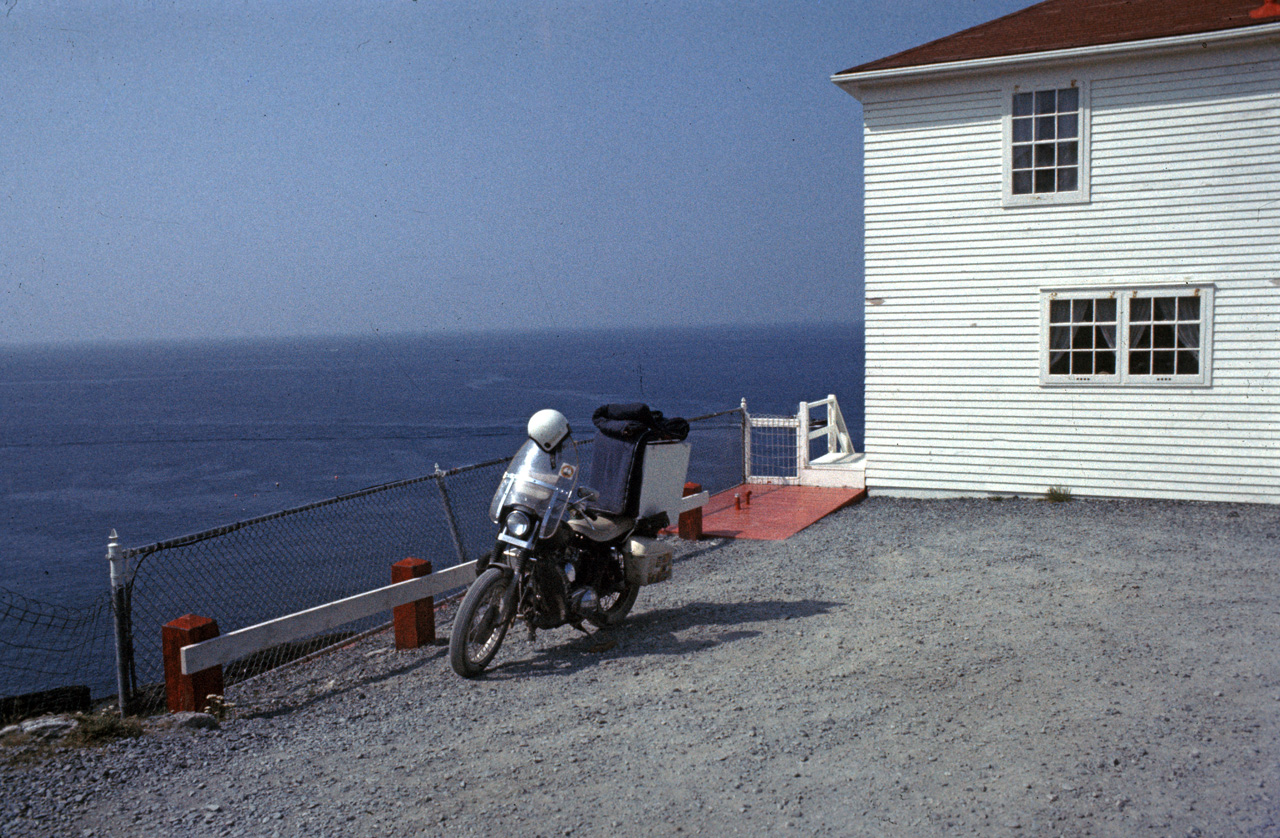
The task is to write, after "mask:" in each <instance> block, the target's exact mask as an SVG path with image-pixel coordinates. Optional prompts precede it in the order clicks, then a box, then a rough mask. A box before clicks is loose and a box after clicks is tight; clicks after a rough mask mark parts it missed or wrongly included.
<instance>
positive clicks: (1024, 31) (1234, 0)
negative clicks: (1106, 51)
mask: <svg viewBox="0 0 1280 838" xmlns="http://www.w3.org/2000/svg"><path fill="white" fill-rule="evenodd" d="M1261 3H1262V0H1046V2H1044V3H1037V4H1036V5H1034V6H1031V7H1029V8H1026V9H1023V10H1022V11H1020V12H1014V13H1013V14H1011V15H1005V16H1004V17H1002V18H997V19H996V20H993V21H991V22H990V23H984V24H981V25H979V26H975V27H973V28H972V29H966V30H964V31H963V32H957V33H956V34H955V35H949V36H947V37H945V38H940V39H939V40H936V41H932V42H930V43H927V44H925V45H924V46H919V47H914V48H912V49H909V50H906V51H904V52H899V53H897V54H896V55H890V56H889V57H888V58H881V59H879V60H877V61H871V62H868V63H866V64H860V65H858V66H857V67H851V68H850V69H848V70H845V71H843V72H841V73H839V75H844V74H845V73H862V72H868V71H871V70H893V69H899V68H903V67H917V66H920V65H922V64H940V63H943V62H950V61H971V60H973V59H978V58H994V57H996V56H1005V55H1024V54H1026V53H1034V52H1046V51H1048V50H1060V49H1073V48H1077V47H1091V46H1100V45H1102V44H1117V43H1124V42H1126V41H1144V40H1148V39H1151V38H1167V37H1173V36H1177V35H1194V34H1199V33H1202V32H1216V31H1219V30H1222V29H1235V28H1237V27H1241V26H1254V25H1260V24H1267V23H1280V18H1276V17H1269V18H1262V19H1254V18H1251V17H1249V12H1251V11H1253V10H1254V9H1256V8H1258V7H1259V6H1260V5H1261Z"/></svg>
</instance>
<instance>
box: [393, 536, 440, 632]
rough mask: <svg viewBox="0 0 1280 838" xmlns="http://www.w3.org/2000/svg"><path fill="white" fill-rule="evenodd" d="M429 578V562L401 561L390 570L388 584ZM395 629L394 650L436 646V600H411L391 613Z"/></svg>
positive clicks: (408, 559) (421, 560)
mask: <svg viewBox="0 0 1280 838" xmlns="http://www.w3.org/2000/svg"><path fill="white" fill-rule="evenodd" d="M430 575H431V562H428V561H424V560H423V559H415V558H412V557H410V558H407V559H401V560H400V561H398V562H396V563H395V564H393V565H392V566H391V582H392V584H394V583H396V582H408V581H409V580H410V579H420V578H422V577H423V576H430ZM391 620H392V622H393V623H394V624H395V629H396V648H397V649H417V648H419V647H422V646H433V645H435V642H436V598H435V597H431V596H429V597H426V598H425V599H419V600H414V601H413V602H409V603H406V604H404V605H397V606H396V607H395V608H393V609H391Z"/></svg>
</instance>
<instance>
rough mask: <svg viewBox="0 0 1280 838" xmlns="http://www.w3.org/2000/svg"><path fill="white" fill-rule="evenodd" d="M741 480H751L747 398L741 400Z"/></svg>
mask: <svg viewBox="0 0 1280 838" xmlns="http://www.w3.org/2000/svg"><path fill="white" fill-rule="evenodd" d="M742 482H743V483H749V482H751V417H750V416H749V415H747V400H746V399H745V398H744V399H743V400H742Z"/></svg>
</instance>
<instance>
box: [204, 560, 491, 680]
mask: <svg viewBox="0 0 1280 838" xmlns="http://www.w3.org/2000/svg"><path fill="white" fill-rule="evenodd" d="M475 578H476V563H475V562H467V563H466V564H460V565H456V566H454V567H450V568H447V569H445V570H442V571H440V572H439V573H432V574H430V575H428V576H423V577H420V578H418V579H410V580H408V581H407V582H397V583H395V584H394V585H387V586H386V587H383V588H375V589H374V590H372V591H366V592H365V593H362V594H356V595H355V596H350V597H347V598H346V599H340V600H336V601H334V602H329V603H326V604H324V605H317V606H316V607H315V608H308V609H307V610H305V611H299V612H297V613H295V614H288V615H286V616H284V617H277V618H276V619H274V620H268V621H267V622H265V623H258V624H257V625H255V626H248V627H246V628H242V629H237V630H236V631H233V632H229V633H227V634H223V635H219V636H218V637H214V638H211V639H209V640H205V641H203V642H201V643H194V644H192V645H190V646H183V647H182V650H181V656H182V674H183V675H190V674H192V673H194V672H199V671H201V670H204V669H208V668H209V667H212V666H219V665H222V664H227V663H230V662H231V661H233V660H238V659H239V658H243V657H245V656H246V655H251V654H253V653H254V652H260V651H262V650H263V649H269V648H271V647H273V646H278V645H280V644H282V643H289V642H291V641H294V640H301V639H302V638H304V637H310V636H311V635H313V634H318V633H320V632H322V631H328V630H330V629H334V628H337V627H338V626H343V625H346V624H347V623H350V622H354V621H355V620H360V619H363V618H365V617H372V616H373V615H374V614H380V613H385V612H387V611H390V610H391V609H393V608H395V607H396V606H399V605H407V604H409V603H410V602H415V601H417V600H420V599H426V598H427V597H431V596H438V595H439V594H443V593H445V592H446V591H450V590H453V589H454V588H460V587H462V586H464V585H469V584H470V583H471V581H472V580H473V579H475Z"/></svg>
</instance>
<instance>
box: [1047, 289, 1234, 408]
mask: <svg viewBox="0 0 1280 838" xmlns="http://www.w3.org/2000/svg"><path fill="white" fill-rule="evenodd" d="M1213 289H1214V287H1213V285H1212V284H1201V285H1142V286H1136V285H1135V286H1128V287H1123V286H1117V287H1106V288H1099V287H1092V288H1057V289H1043V290H1041V292H1040V383H1041V384H1043V385H1091V384H1103V385H1105V384H1116V385H1133V386H1208V385H1209V384H1210V383H1211V378H1212V376H1211V372H1212V360H1213V359H1212V351H1211V349H1212V345H1213V340H1212V339H1213Z"/></svg>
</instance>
